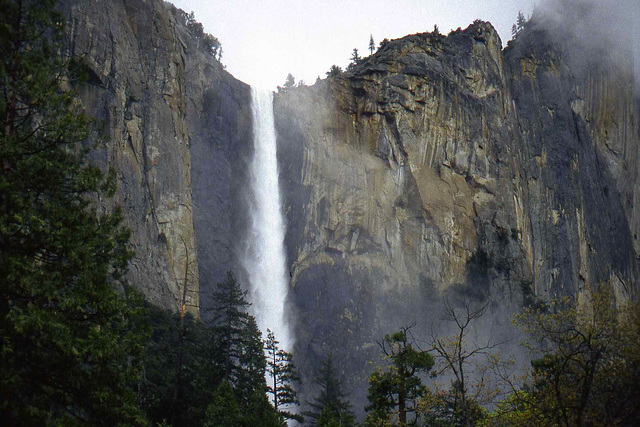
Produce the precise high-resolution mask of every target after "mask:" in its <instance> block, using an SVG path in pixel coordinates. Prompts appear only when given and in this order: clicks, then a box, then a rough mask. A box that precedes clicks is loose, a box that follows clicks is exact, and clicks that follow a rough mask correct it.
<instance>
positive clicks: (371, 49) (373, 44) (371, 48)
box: [369, 34, 376, 55]
mask: <svg viewBox="0 0 640 427" xmlns="http://www.w3.org/2000/svg"><path fill="white" fill-rule="evenodd" d="M375 51H376V42H374V41H373V34H369V52H371V55H373V52H375Z"/></svg>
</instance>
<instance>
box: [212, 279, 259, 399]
mask: <svg viewBox="0 0 640 427" xmlns="http://www.w3.org/2000/svg"><path fill="white" fill-rule="evenodd" d="M246 296H247V291H243V290H242V289H241V288H240V285H239V284H238V282H237V281H236V279H235V277H234V275H233V273H232V272H230V271H229V272H227V277H226V280H224V281H223V282H220V283H218V284H217V285H216V290H215V291H214V292H213V296H212V298H211V304H210V306H209V308H208V309H207V311H208V312H210V313H213V319H212V321H211V325H212V326H211V330H212V332H213V337H212V340H213V345H214V348H215V351H216V357H215V359H216V361H217V363H219V364H220V366H221V368H222V371H223V378H222V379H223V380H226V381H228V382H229V383H230V384H231V385H233V386H235V385H237V384H238V379H239V377H240V375H241V374H240V371H241V358H242V356H243V352H244V346H243V343H244V339H245V337H246V333H247V332H246V331H247V324H248V321H249V314H248V313H247V312H246V309H247V308H248V307H249V305H250V304H249V303H248V302H247V300H246Z"/></svg>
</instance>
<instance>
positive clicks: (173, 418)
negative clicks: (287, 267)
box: [139, 273, 283, 426]
mask: <svg viewBox="0 0 640 427" xmlns="http://www.w3.org/2000/svg"><path fill="white" fill-rule="evenodd" d="M245 295H246V292H244V291H242V290H241V289H240V286H239V284H238V283H237V282H236V280H235V278H234V277H233V275H232V274H231V273H228V274H227V278H226V280H225V281H224V282H222V283H218V284H217V287H216V291H215V292H214V295H213V300H212V302H211V305H212V306H213V307H214V308H215V310H216V311H215V312H214V313H213V320H212V322H211V324H208V325H205V324H203V323H202V322H200V321H199V320H197V319H194V318H192V317H190V316H187V317H186V318H185V319H184V330H183V332H181V329H180V317H179V316H178V315H176V314H173V313H168V312H166V311H163V310H161V309H157V308H152V309H151V311H150V313H151V314H150V317H151V319H150V323H152V324H153V325H154V332H153V335H152V339H151V342H150V343H149V344H148V346H147V353H146V354H147V357H146V359H145V369H144V375H143V379H142V381H141V383H140V387H139V400H140V402H141V406H142V407H143V409H144V410H145V412H146V413H147V416H148V418H149V419H150V420H151V421H152V422H154V423H159V422H161V421H162V420H167V421H168V422H169V423H170V424H171V425H174V426H187V425H201V424H203V423H205V424H206V423H209V425H218V424H216V423H219V425H231V424H225V423H232V425H238V426H262V425H264V426H281V425H283V420H282V417H281V416H279V414H278V413H277V412H276V411H275V410H274V408H273V407H272V406H271V405H270V404H269V401H268V399H267V396H266V394H265V390H266V383H265V354H264V352H263V347H262V339H261V333H260V331H259V329H258V326H257V324H256V322H255V319H254V318H253V317H252V316H250V315H248V314H247V313H246V312H245V309H246V307H247V306H248V303H247V302H246V299H245ZM181 333H182V334H183V336H182V353H183V365H182V375H181V377H180V381H179V382H178V383H177V387H178V389H177V393H176V390H174V387H175V386H176V360H177V353H178V350H179V349H178V342H179V335H180V334H181ZM174 393H175V394H174ZM174 396H176V397H177V398H176V399H175V401H174ZM221 405H222V406H221ZM227 407H228V408H229V410H228V411H227V410H226V409H225V408H227ZM236 409H237V413H236ZM233 423H235V424H233Z"/></svg>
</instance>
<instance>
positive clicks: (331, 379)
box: [304, 354, 355, 426]
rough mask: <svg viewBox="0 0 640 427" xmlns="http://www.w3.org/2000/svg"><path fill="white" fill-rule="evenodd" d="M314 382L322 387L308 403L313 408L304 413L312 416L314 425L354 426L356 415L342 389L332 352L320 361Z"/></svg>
mask: <svg viewBox="0 0 640 427" xmlns="http://www.w3.org/2000/svg"><path fill="white" fill-rule="evenodd" d="M314 383H315V384H316V385H317V386H318V387H319V388H320V394H319V395H318V397H316V398H314V399H313V401H312V402H308V403H307V404H308V405H309V406H310V407H311V408H312V409H313V410H312V411H308V412H305V414H304V415H305V417H307V416H308V417H309V418H311V420H312V425H317V426H327V425H336V426H354V425H355V415H354V414H353V412H352V411H351V405H350V404H349V401H348V400H347V399H346V396H345V394H344V392H343V390H342V380H341V378H340V377H339V376H338V373H337V372H336V370H335V367H334V364H333V356H332V355H331V354H330V355H329V356H327V358H326V359H324V360H322V361H321V362H320V368H319V369H318V372H317V373H316V376H315V378H314Z"/></svg>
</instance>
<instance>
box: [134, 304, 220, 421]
mask: <svg viewBox="0 0 640 427" xmlns="http://www.w3.org/2000/svg"><path fill="white" fill-rule="evenodd" d="M148 322H149V323H150V324H151V325H153V333H152V336H151V340H150V341H149V343H148V344H147V348H146V352H145V359H144V369H143V371H142V372H143V374H142V378H141V380H140V383H139V385H138V401H139V403H140V406H141V408H142V409H143V410H144V411H145V413H146V414H147V417H148V418H149V420H150V421H152V422H153V423H159V422H161V421H162V420H167V422H170V423H171V424H172V425H175V426H180V425H192V423H196V424H199V423H201V422H202V421H203V420H204V416H205V409H206V408H207V405H208V404H209V403H210V400H211V396H212V394H213V393H214V391H215V390H216V387H217V385H218V384H219V383H220V381H221V380H220V379H221V378H222V376H223V373H222V371H221V369H220V367H219V366H218V365H216V364H214V363H212V358H211V354H212V346H211V344H210V342H211V341H210V335H211V331H210V330H209V329H208V328H207V327H206V326H205V325H204V324H202V322H200V321H199V320H197V319H194V318H193V317H191V316H189V315H187V316H186V317H185V319H184V331H183V332H181V329H180V318H179V316H178V315H177V314H175V313H170V312H168V311H166V310H162V309H160V308H157V307H153V306H151V307H150V311H149V320H148ZM181 333H182V334H183V337H182V352H183V364H182V372H181V376H180V381H179V382H177V381H176V363H177V356H178V350H179V349H178V343H179V335H180V334H181ZM176 383H177V384H176ZM176 386H177V390H174V388H175V387H176ZM174 393H175V399H174Z"/></svg>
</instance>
